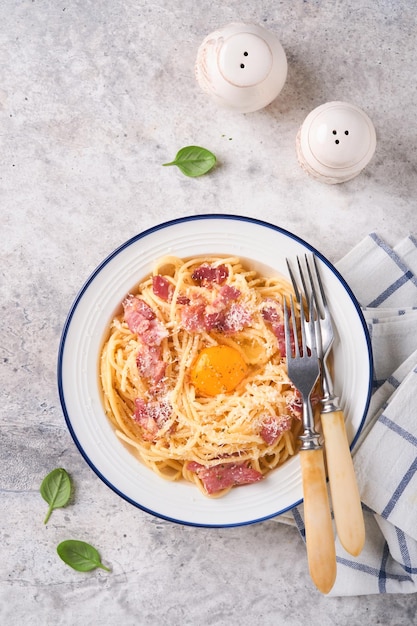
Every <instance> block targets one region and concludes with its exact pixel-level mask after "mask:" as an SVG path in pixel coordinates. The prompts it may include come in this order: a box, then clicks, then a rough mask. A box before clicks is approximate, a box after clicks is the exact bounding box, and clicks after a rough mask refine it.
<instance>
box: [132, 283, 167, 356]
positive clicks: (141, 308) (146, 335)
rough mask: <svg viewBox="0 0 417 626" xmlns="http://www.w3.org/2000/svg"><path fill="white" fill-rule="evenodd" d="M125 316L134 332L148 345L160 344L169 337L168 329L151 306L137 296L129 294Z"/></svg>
mask: <svg viewBox="0 0 417 626" xmlns="http://www.w3.org/2000/svg"><path fill="white" fill-rule="evenodd" d="M123 308H124V317H125V321H126V324H127V325H128V326H129V329H130V330H131V331H132V333H135V334H137V335H138V336H139V337H140V338H141V339H142V341H143V342H144V343H145V344H147V345H148V346H159V345H160V344H161V341H162V340H163V339H165V337H168V331H167V329H166V328H165V326H164V325H163V324H162V322H160V321H159V320H158V319H157V317H156V315H155V313H154V311H153V310H152V309H151V307H150V306H149V305H148V304H147V303H146V302H145V301H144V300H142V299H141V298H138V297H137V296H132V295H130V296H128V297H127V298H125V300H124V301H123Z"/></svg>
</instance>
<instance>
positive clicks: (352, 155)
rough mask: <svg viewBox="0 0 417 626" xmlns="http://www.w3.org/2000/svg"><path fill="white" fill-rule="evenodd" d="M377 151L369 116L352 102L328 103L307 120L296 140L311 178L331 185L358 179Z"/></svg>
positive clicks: (298, 150) (313, 112) (297, 148)
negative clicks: (356, 177)
mask: <svg viewBox="0 0 417 626" xmlns="http://www.w3.org/2000/svg"><path fill="white" fill-rule="evenodd" d="M375 148H376V134H375V128H374V125H373V123H372V121H371V120H370V119H369V117H368V115H367V114H366V113H365V112H364V111H362V110H361V109H360V108H359V107H357V106H356V105H354V104H350V103H348V102H341V101H335V102H327V103H326V104H322V105H321V106H319V107H317V108H316V109H314V110H313V111H311V113H309V115H307V117H306V119H305V120H304V122H303V124H302V126H301V128H300V130H299V131H298V134H297V138H296V150H297V157H298V161H299V163H300V165H301V167H302V168H303V169H304V170H305V171H306V172H308V174H310V175H311V176H313V177H314V178H316V179H317V180H320V181H321V182H324V183H328V184H335V183H343V182H345V181H347V180H350V179H352V178H354V177H355V176H357V175H358V174H359V173H360V172H361V171H362V170H363V169H364V167H365V166H366V165H367V164H368V163H369V161H370V160H371V158H372V157H373V155H374V152H375Z"/></svg>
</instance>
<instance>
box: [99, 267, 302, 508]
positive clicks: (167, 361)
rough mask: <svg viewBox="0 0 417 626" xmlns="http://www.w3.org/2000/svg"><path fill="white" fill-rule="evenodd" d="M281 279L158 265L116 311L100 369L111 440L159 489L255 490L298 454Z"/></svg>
mask: <svg viewBox="0 0 417 626" xmlns="http://www.w3.org/2000/svg"><path fill="white" fill-rule="evenodd" d="M290 293H292V289H291V287H290V285H289V283H287V282H286V281H285V280H284V279H283V278H282V277H266V276H262V275H260V274H259V273H257V272H255V271H252V270H250V269H247V268H246V267H245V265H244V264H243V263H242V261H241V260H240V259H239V258H237V257H228V258H226V257H209V258H193V259H187V260H183V259H180V258H177V257H171V256H167V257H164V258H162V259H160V260H159V261H158V262H157V263H156V265H155V267H154V270H153V273H152V275H151V276H149V277H148V278H147V279H145V280H144V281H143V282H141V283H140V284H139V286H138V287H137V288H135V289H134V290H133V292H132V293H131V294H129V295H128V296H127V297H126V298H125V299H124V301H123V303H122V306H123V311H122V312H121V314H120V315H118V316H116V317H115V318H114V320H113V321H112V323H111V328H110V331H109V335H108V337H107V338H106V341H105V344H104V346H103V349H102V353H101V359H100V374H101V383H102V389H103V397H104V405H105V410H106V413H107V415H108V417H109V419H110V420H111V422H112V424H113V426H114V428H115V431H116V434H117V436H118V437H120V439H121V440H123V441H124V442H125V443H126V444H128V446H129V447H130V449H131V451H132V452H134V453H135V454H137V456H138V457H139V459H140V460H141V461H143V462H144V463H145V464H146V465H147V466H148V467H150V468H151V469H152V470H153V471H155V472H157V473H158V474H159V475H160V476H162V477H163V478H165V479H168V480H172V481H176V480H180V479H186V480H188V481H191V482H193V483H195V484H196V485H197V486H198V487H199V488H200V489H201V491H202V492H203V493H204V494H205V495H209V496H220V495H224V494H225V493H227V492H228V491H229V490H230V489H231V488H232V487H234V486H237V485H242V484H249V483H253V482H257V481H259V480H262V479H263V477H264V476H265V475H266V474H267V473H268V472H270V471H271V470H273V469H274V468H276V467H278V466H279V465H281V464H282V463H283V462H284V461H285V460H286V459H288V457H290V456H292V455H294V454H295V453H296V451H297V439H298V434H299V431H300V424H301V421H300V417H301V402H300V398H299V395H298V392H297V391H296V390H295V388H294V386H293V385H292V383H291V382H290V380H289V378H288V376H287V371H286V365H285V339H284V329H283V319H282V299H283V298H285V297H289V294H290Z"/></svg>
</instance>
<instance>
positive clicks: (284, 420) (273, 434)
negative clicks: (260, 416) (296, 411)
mask: <svg viewBox="0 0 417 626" xmlns="http://www.w3.org/2000/svg"><path fill="white" fill-rule="evenodd" d="M290 428H291V418H290V417H288V416H283V417H281V418H278V417H277V416H273V415H268V416H267V417H266V419H264V421H263V422H262V426H261V432H260V435H261V437H262V439H263V440H264V441H265V443H267V444H268V446H270V445H272V444H273V443H275V442H276V441H277V440H278V438H279V437H281V435H282V433H283V432H285V431H286V430H290Z"/></svg>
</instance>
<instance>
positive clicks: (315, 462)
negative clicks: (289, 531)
mask: <svg viewBox="0 0 417 626" xmlns="http://www.w3.org/2000/svg"><path fill="white" fill-rule="evenodd" d="M300 462H301V474H302V481H303V494H304V524H305V532H306V546H307V558H308V566H309V570H310V576H311V578H312V580H313V582H314V584H315V585H316V587H317V589H319V590H320V591H321V592H322V593H329V591H330V590H331V588H332V587H333V585H334V581H335V579H336V549H335V543H334V534H333V526H332V519H331V514H330V506H329V498H328V494H327V485H326V473H325V469H324V459H323V450H322V449H319V450H301V451H300Z"/></svg>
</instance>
